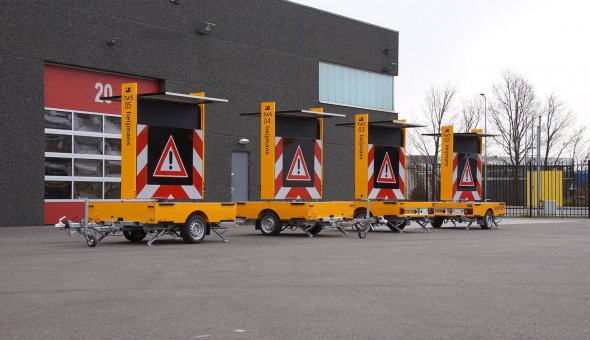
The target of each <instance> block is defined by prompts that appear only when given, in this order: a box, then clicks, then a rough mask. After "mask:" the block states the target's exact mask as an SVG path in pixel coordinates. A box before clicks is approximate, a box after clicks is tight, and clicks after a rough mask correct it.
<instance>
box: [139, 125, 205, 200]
mask: <svg viewBox="0 0 590 340" xmlns="http://www.w3.org/2000/svg"><path fill="white" fill-rule="evenodd" d="M148 130H149V127H148V126H147V125H141V124H137V182H136V191H137V195H136V196H137V198H147V199H202V198H203V131H202V130H193V166H192V167H191V168H192V175H193V184H192V185H154V184H148V182H147V179H148V172H147V157H148V132H149V131H148Z"/></svg>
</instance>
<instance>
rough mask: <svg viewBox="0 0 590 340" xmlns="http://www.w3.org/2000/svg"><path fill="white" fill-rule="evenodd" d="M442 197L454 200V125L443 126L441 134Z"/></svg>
mask: <svg viewBox="0 0 590 340" xmlns="http://www.w3.org/2000/svg"><path fill="white" fill-rule="evenodd" d="M440 141H441V143H440V199H441V201H452V200H453V147H454V133H453V127H452V126H443V127H442V128H441V136H440Z"/></svg>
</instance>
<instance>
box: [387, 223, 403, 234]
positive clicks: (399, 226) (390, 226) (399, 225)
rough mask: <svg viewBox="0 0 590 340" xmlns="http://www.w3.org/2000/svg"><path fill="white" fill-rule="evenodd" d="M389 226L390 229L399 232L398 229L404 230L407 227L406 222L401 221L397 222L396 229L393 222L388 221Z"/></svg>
mask: <svg viewBox="0 0 590 340" xmlns="http://www.w3.org/2000/svg"><path fill="white" fill-rule="evenodd" d="M387 226H388V227H389V229H390V230H391V231H393V232H394V233H397V232H399V231H398V230H397V229H399V230H404V228H405V227H406V222H399V223H397V224H395V226H396V227H397V229H395V227H394V224H393V223H391V222H387Z"/></svg>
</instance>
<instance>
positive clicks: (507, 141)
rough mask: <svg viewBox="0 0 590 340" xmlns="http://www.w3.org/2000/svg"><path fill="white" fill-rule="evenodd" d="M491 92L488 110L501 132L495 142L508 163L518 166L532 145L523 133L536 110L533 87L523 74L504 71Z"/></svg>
mask: <svg viewBox="0 0 590 340" xmlns="http://www.w3.org/2000/svg"><path fill="white" fill-rule="evenodd" d="M493 95H494V100H493V101H492V102H491V103H490V107H489V112H490V116H491V120H492V123H493V124H494V126H495V128H496V130H497V131H498V133H499V134H500V136H499V137H497V138H496V141H497V143H498V145H499V146H500V148H501V149H502V150H503V152H504V154H505V155H506V156H508V158H509V161H510V164H512V165H513V166H515V167H518V166H519V165H520V164H521V161H522V158H523V156H524V154H525V152H527V150H529V149H530V148H531V145H532V141H531V140H530V139H529V140H527V138H526V137H525V136H526V134H527V132H528V131H529V129H530V128H531V127H532V126H533V124H534V118H535V116H536V114H537V112H538V109H539V104H538V102H537V99H536V96H535V90H534V89H533V86H532V85H531V84H530V83H529V82H528V81H527V80H526V79H525V78H524V77H523V76H521V75H519V74H516V73H514V72H512V71H504V72H503V73H502V80H501V81H500V82H499V83H498V84H496V85H494V87H493ZM525 140H526V143H525Z"/></svg>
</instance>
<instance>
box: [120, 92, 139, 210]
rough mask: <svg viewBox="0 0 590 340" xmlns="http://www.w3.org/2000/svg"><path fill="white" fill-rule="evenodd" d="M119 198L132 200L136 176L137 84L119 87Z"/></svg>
mask: <svg viewBox="0 0 590 340" xmlns="http://www.w3.org/2000/svg"><path fill="white" fill-rule="evenodd" d="M121 96H122V98H121V111H122V113H123V116H122V117H121V119H122V122H121V137H122V138H123V140H122V141H121V159H122V161H123V162H124V164H121V198H122V199H134V198H135V196H136V192H135V186H136V182H135V176H136V155H135V153H136V144H137V140H136V136H137V83H126V84H122V85H121Z"/></svg>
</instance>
